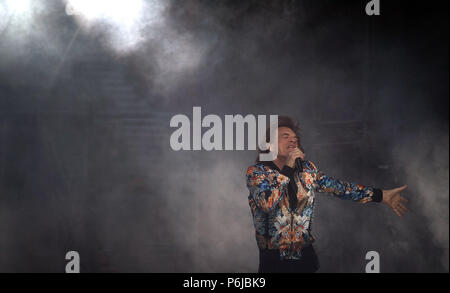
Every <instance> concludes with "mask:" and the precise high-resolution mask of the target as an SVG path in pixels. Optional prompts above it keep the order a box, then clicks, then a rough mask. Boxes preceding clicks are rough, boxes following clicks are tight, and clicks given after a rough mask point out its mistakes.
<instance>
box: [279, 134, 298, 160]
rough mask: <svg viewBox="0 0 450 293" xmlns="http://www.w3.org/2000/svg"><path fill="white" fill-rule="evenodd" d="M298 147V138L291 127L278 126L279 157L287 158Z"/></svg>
mask: <svg viewBox="0 0 450 293" xmlns="http://www.w3.org/2000/svg"><path fill="white" fill-rule="evenodd" d="M297 147H298V138H297V135H295V133H294V131H292V129H290V128H289V127H279V128H278V157H282V158H286V157H287V156H288V154H289V153H290V152H292V151H293V150H294V149H295V148H297Z"/></svg>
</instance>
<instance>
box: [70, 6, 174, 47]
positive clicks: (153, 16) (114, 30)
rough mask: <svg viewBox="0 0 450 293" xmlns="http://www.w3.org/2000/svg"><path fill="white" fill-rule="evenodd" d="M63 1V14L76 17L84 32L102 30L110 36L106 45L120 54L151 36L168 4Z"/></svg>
mask: <svg viewBox="0 0 450 293" xmlns="http://www.w3.org/2000/svg"><path fill="white" fill-rule="evenodd" d="M64 1H65V3H66V13H67V14H68V15H71V16H73V17H75V19H76V20H77V22H78V23H79V25H80V26H81V27H82V28H83V29H84V30H85V31H90V30H91V29H93V30H94V31H95V30H97V29H100V30H103V31H105V32H106V33H107V34H109V37H110V38H109V44H108V45H110V46H112V47H113V48H114V49H116V51H119V52H128V51H130V50H133V49H135V48H136V47H137V46H138V45H139V44H140V43H141V42H142V41H143V40H144V39H148V38H149V37H151V32H152V28H154V27H155V26H157V25H158V24H160V23H162V22H163V21H164V17H163V13H162V11H163V10H164V9H165V7H166V6H167V3H168V2H165V1H159V0H151V1H150V0H147V1H144V0H95V1H91V0H64ZM144 29H146V32H145V36H144V35H143V30H144Z"/></svg>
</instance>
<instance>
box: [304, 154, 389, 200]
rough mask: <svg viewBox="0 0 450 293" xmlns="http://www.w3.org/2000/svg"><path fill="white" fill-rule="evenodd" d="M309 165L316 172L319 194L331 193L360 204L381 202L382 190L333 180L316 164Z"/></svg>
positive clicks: (315, 180)
mask: <svg viewBox="0 0 450 293" xmlns="http://www.w3.org/2000/svg"><path fill="white" fill-rule="evenodd" d="M309 164H310V165H311V166H312V168H313V170H314V171H313V172H314V175H315V176H314V185H315V189H316V191H317V192H329V193H332V194H334V195H335V196H336V197H338V198H340V199H345V200H352V201H357V202H360V203H368V202H372V201H373V202H381V200H382V191H381V190H380V189H377V188H374V187H371V186H364V185H361V184H356V183H352V182H345V181H341V180H338V179H335V178H332V177H330V176H328V175H326V174H324V173H322V172H321V171H319V170H318V168H317V167H316V166H315V165H314V163H312V162H309Z"/></svg>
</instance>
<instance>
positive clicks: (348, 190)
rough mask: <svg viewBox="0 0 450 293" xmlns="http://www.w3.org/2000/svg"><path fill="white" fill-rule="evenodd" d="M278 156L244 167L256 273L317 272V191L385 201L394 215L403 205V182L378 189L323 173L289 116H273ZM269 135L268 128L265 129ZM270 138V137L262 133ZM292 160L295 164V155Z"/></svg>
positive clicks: (363, 200) (365, 199)
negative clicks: (256, 256)
mask: <svg viewBox="0 0 450 293" xmlns="http://www.w3.org/2000/svg"><path fill="white" fill-rule="evenodd" d="M277 135H278V156H277V158H276V159H275V160H273V161H267V162H262V161H259V159H257V162H256V164H255V165H253V166H250V167H249V168H248V169H247V174H246V175H247V187H248V189H249V190H250V195H249V197H248V201H249V205H250V208H251V212H252V216H253V224H254V227H255V232H256V233H255V234H256V242H257V244H258V248H259V269H258V272H260V273H269V272H316V271H317V270H318V268H319V262H318V258H317V255H316V254H315V252H314V249H313V247H312V245H311V244H312V243H313V242H314V237H313V236H312V234H311V218H312V214H313V210H314V197H315V193H316V192H329V193H332V194H334V195H335V196H336V197H338V198H341V199H347V200H353V201H357V202H360V203H368V202H384V203H385V204H387V205H388V206H389V207H390V208H392V210H393V211H394V212H395V213H396V214H397V215H398V216H400V217H401V216H403V214H404V213H405V212H406V211H407V209H406V207H405V206H404V205H403V203H405V202H407V199H405V198H404V197H402V196H400V192H401V191H403V190H405V189H406V185H405V186H402V187H399V188H395V189H391V190H380V189H377V188H374V187H370V186H364V185H361V184H355V183H351V182H344V181H340V180H337V179H334V178H332V177H329V176H327V175H326V174H324V173H322V172H321V171H319V170H318V168H317V167H316V165H315V164H314V163H313V162H311V161H307V160H305V154H304V153H303V151H302V149H301V147H300V143H299V135H298V126H297V125H296V123H295V122H294V121H293V120H292V119H291V118H289V117H285V116H280V117H279V118H278V134H277ZM267 136H269V131H268V132H267ZM267 138H268V139H267V141H269V137H267ZM298 158H299V159H300V160H301V161H300V160H297V164H296V159H298Z"/></svg>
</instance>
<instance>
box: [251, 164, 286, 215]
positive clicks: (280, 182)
mask: <svg viewBox="0 0 450 293" xmlns="http://www.w3.org/2000/svg"><path fill="white" fill-rule="evenodd" d="M288 183H289V178H288V177H286V176H284V175H282V174H280V173H278V172H270V171H267V170H266V169H264V167H263V166H259V165H255V166H250V167H249V168H248V169H247V188H248V189H249V191H250V196H251V197H252V198H253V200H254V201H255V204H256V206H257V207H258V208H260V209H261V210H262V211H264V212H266V213H267V212H269V211H271V210H272V209H273V208H274V207H275V206H276V205H277V204H278V202H279V201H280V200H281V199H282V198H283V196H284V194H285V193H286V189H287V185H288Z"/></svg>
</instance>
